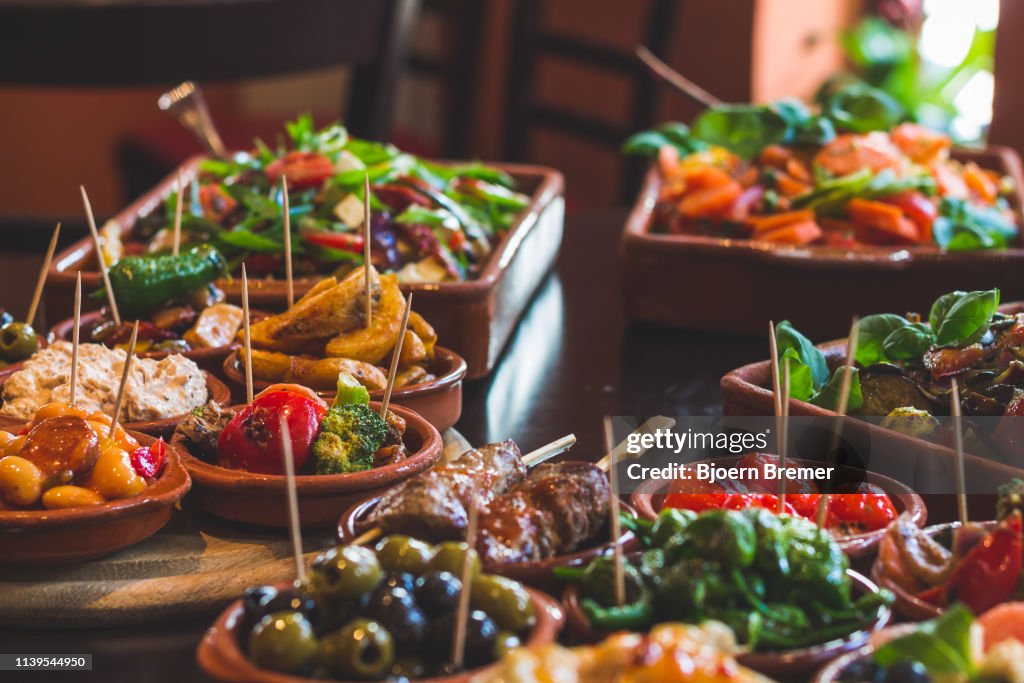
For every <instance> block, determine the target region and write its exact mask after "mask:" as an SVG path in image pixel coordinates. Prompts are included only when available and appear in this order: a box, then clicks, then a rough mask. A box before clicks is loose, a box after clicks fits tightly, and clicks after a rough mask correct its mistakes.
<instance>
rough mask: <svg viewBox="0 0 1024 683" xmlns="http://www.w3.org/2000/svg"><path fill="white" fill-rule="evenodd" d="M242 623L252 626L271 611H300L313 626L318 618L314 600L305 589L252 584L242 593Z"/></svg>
mask: <svg viewBox="0 0 1024 683" xmlns="http://www.w3.org/2000/svg"><path fill="white" fill-rule="evenodd" d="M242 607H243V608H244V610H245V612H244V617H243V620H244V624H245V625H246V626H248V627H250V628H251V627H252V626H254V625H255V624H256V622H258V621H259V620H260V619H262V618H263V617H265V616H266V615H268V614H270V613H271V612H285V611H292V612H301V613H302V615H303V616H305V617H306V619H308V620H309V622H310V623H311V624H313V625H314V626H315V625H316V624H317V620H318V618H319V610H318V609H317V604H316V601H314V600H313V598H312V597H310V595H309V594H308V593H306V592H305V591H303V590H301V589H299V588H296V587H294V586H293V587H289V588H283V589H278V588H275V587H274V586H254V587H252V588H247V589H246V590H245V593H243V594H242Z"/></svg>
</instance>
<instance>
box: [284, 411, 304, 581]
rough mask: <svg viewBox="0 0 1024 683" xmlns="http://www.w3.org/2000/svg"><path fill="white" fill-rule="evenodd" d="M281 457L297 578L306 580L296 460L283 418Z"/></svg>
mask: <svg viewBox="0 0 1024 683" xmlns="http://www.w3.org/2000/svg"><path fill="white" fill-rule="evenodd" d="M281 455H282V456H283V457H284V474H285V478H286V479H287V486H288V525H289V527H290V528H291V534H292V553H293V554H294V555H295V578H296V580H298V581H299V582H303V581H305V580H306V566H305V564H303V562H302V530H301V528H300V527H299V494H298V492H297V491H296V489H295V460H294V459H293V457H294V456H293V454H292V437H291V432H290V431H289V430H288V419H287V417H286V416H284V415H282V416H281Z"/></svg>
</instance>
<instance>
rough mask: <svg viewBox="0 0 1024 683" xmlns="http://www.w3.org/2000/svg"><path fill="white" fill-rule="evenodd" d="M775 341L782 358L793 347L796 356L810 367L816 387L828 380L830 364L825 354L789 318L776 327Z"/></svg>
mask: <svg viewBox="0 0 1024 683" xmlns="http://www.w3.org/2000/svg"><path fill="white" fill-rule="evenodd" d="M775 343H776V346H777V347H778V350H779V356H780V358H781V357H782V356H783V355H784V354H785V353H786V350H787V349H793V351H794V352H795V354H796V358H797V359H798V360H799V361H800V362H801V363H803V364H804V365H806V366H807V367H808V368H809V369H810V372H811V379H812V382H813V386H814V388H815V389H819V388H821V386H822V385H823V384H825V382H827V381H828V364H827V363H826V362H825V356H824V354H822V352H821V351H819V350H818V349H817V348H816V347H815V346H814V344H812V343H811V340H810V339H808V338H807V337H805V336H804V335H803V334H801V333H800V332H798V331H797V330H796V329H795V328H794V327H793V325H792V324H790V322H789V321H788V320H783V321H782V322H780V323H779V324H778V325H777V326H776V327H775Z"/></svg>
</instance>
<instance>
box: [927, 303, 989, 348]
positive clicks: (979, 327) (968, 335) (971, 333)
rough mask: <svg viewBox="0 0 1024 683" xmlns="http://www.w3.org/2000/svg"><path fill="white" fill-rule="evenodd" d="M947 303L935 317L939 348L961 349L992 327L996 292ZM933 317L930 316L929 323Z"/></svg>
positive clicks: (936, 340)
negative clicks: (943, 309) (953, 347)
mask: <svg viewBox="0 0 1024 683" xmlns="http://www.w3.org/2000/svg"><path fill="white" fill-rule="evenodd" d="M947 303H949V306H948V308H947V309H946V310H945V312H944V313H942V312H941V311H939V312H938V313H937V314H936V315H935V316H934V317H935V324H936V327H935V329H933V332H934V333H935V343H937V344H938V345H939V346H963V345H965V344H973V343H974V342H976V341H978V340H979V339H981V338H982V337H983V336H984V335H985V333H986V332H988V329H989V327H990V326H991V324H992V314H993V313H995V312H996V308H998V307H999V290H998V289H990V290H988V291H984V292H968V293H966V294H964V295H963V296H961V297H959V298H957V299H956V300H955V301H952V302H951V303H950V302H947ZM931 318H932V316H931V315H929V319H931Z"/></svg>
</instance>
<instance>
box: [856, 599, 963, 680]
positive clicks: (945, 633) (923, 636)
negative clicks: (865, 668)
mask: <svg viewBox="0 0 1024 683" xmlns="http://www.w3.org/2000/svg"><path fill="white" fill-rule="evenodd" d="M973 623H974V616H973V615H972V614H971V611H970V610H969V609H968V608H967V607H965V606H964V605H962V604H960V603H957V604H955V605H953V606H952V607H950V608H949V609H948V610H946V611H945V612H944V613H943V614H942V616H940V617H938V618H937V619H933V620H931V621H926V622H924V623H923V624H921V625H920V626H919V627H918V628H917V629H916V630H914V631H912V632H911V633H908V634H907V635H905V636H901V637H899V638H894V639H893V640H890V641H889V642H888V643H885V644H884V645H882V646H881V647H879V648H878V649H877V650H876V651H875V655H874V659H875V663H876V664H879V665H880V666H882V667H889V666H892V665H893V664H898V663H900V662H919V663H920V664H922V665H923V666H924V668H925V669H926V670H927V671H928V673H929V674H930V675H932V676H934V675H936V674H966V675H970V674H972V673H974V669H975V664H974V661H973V658H972V656H971V645H970V637H971V636H970V634H971V625H972V624H973Z"/></svg>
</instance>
